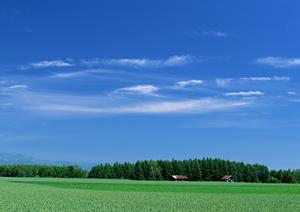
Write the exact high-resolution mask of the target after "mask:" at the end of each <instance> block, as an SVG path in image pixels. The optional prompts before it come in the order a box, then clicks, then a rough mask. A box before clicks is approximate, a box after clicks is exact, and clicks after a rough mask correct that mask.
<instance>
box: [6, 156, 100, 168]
mask: <svg viewBox="0 0 300 212" xmlns="http://www.w3.org/2000/svg"><path fill="white" fill-rule="evenodd" d="M5 164H30V165H55V166H63V165H77V166H80V167H81V168H84V169H90V168H91V167H92V166H94V165H95V163H89V162H71V161H61V160H58V161H52V160H41V159H37V158H34V157H30V156H26V155H23V154H8V153H0V165H5Z"/></svg>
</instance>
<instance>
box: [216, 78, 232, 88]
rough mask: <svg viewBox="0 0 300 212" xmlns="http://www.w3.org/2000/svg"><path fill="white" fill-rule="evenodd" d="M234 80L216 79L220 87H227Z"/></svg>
mask: <svg viewBox="0 0 300 212" xmlns="http://www.w3.org/2000/svg"><path fill="white" fill-rule="evenodd" d="M233 80H234V79H232V78H220V79H216V83H217V85H218V86H220V87H225V86H227V85H229V84H230V83H231V82H232V81H233Z"/></svg>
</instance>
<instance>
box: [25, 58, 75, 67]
mask: <svg viewBox="0 0 300 212" xmlns="http://www.w3.org/2000/svg"><path fill="white" fill-rule="evenodd" d="M73 65H74V64H73V63H71V62H69V61H64V60H42V61H38V62H31V63H28V64H26V65H22V66H20V68H21V69H30V68H33V69H41V68H50V67H60V68H61V67H70V66H73Z"/></svg>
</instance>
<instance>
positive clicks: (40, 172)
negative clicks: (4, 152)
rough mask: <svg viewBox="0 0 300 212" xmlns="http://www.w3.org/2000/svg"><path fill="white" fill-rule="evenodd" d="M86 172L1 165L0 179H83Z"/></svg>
mask: <svg viewBox="0 0 300 212" xmlns="http://www.w3.org/2000/svg"><path fill="white" fill-rule="evenodd" d="M87 174H88V172H87V171H85V170H83V169H81V168H80V167H77V166H41V165H1V166H0V176H2V177H60V178H85V177H87Z"/></svg>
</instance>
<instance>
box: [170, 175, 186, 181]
mask: <svg viewBox="0 0 300 212" xmlns="http://www.w3.org/2000/svg"><path fill="white" fill-rule="evenodd" d="M172 179H173V180H176V181H177V180H180V181H181V180H188V179H189V178H188V177H187V176H185V175H172Z"/></svg>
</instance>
